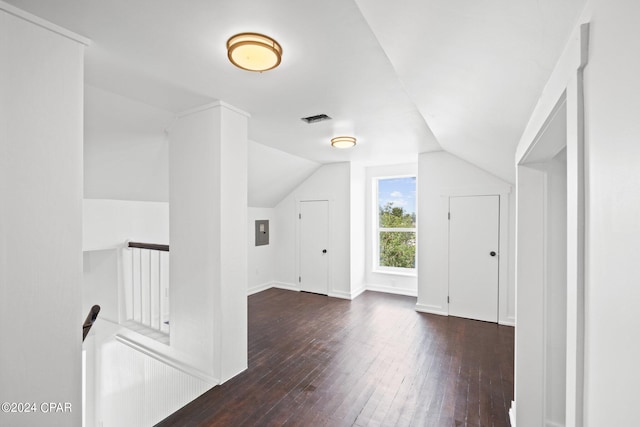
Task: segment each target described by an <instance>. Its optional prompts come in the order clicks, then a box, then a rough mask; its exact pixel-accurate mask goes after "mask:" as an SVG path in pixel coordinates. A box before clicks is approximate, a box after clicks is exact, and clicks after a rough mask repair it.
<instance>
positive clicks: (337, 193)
mask: <svg viewBox="0 0 640 427" xmlns="http://www.w3.org/2000/svg"><path fill="white" fill-rule="evenodd" d="M350 180H351V172H350V164H349V163H333V164H328V165H324V166H322V167H321V168H320V169H318V170H317V171H316V172H315V173H314V174H313V175H311V176H310V177H309V178H308V179H307V180H306V181H304V182H303V183H302V184H300V185H299V186H298V187H297V188H296V189H295V190H294V191H292V192H291V193H290V194H289V195H288V196H287V197H285V198H284V199H283V200H282V201H281V202H280V203H279V204H278V205H277V206H276V208H275V211H276V218H275V227H276V229H277V230H278V237H277V241H278V244H277V247H276V282H277V283H276V285H277V286H281V287H287V288H291V289H298V290H299V289H300V287H299V285H298V280H297V277H298V275H297V269H298V266H297V234H296V224H297V218H298V211H297V202H298V201H300V200H329V212H330V218H329V220H330V223H331V224H330V236H329V249H330V251H329V254H330V255H331V258H330V263H331V264H330V271H331V275H330V278H329V281H330V283H329V295H333V296H337V297H342V298H351V297H352V289H351V263H350V262H351V260H350V256H351V249H350V238H351V231H350V220H351V214H350V206H351V200H350V194H349V193H350V187H351V184H350Z"/></svg>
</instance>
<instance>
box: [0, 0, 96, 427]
mask: <svg viewBox="0 0 640 427" xmlns="http://www.w3.org/2000/svg"><path fill="white" fill-rule="evenodd" d="M86 43H88V41H87V40H84V39H82V38H81V37H78V36H74V35H73V34H71V33H69V32H66V31H64V30H63V29H61V28H59V27H56V26H54V25H51V24H49V23H47V22H44V21H43V20H41V19H39V18H37V17H35V16H32V15H29V14H27V13H24V12H22V11H20V10H18V9H15V8H13V7H12V6H10V5H7V4H6V3H3V2H0V334H1V336H2V338H1V339H0V402H9V403H16V404H17V403H21V404H23V405H22V407H18V406H17V405H16V407H14V408H15V409H16V411H18V412H16V413H11V412H10V413H6V412H5V411H4V410H3V411H0V425H3V426H4V425H11V426H34V425H48V426H79V425H81V422H82V401H81V381H82V359H81V356H82V333H81V330H82V322H83V320H84V317H85V316H86V313H82V312H81V295H82V289H81V280H82V122H83V107H82V106H83V100H82V97H83V51H84V45H83V44H86ZM25 403H29V404H30V405H33V406H31V407H30V408H29V411H30V413H24V412H22V411H25V408H24V404H25ZM49 403H53V404H58V403H59V404H61V405H62V406H57V405H56V406H54V407H52V406H50V405H49ZM3 409H5V407H4V406H3ZM10 409H11V408H10ZM52 410H53V411H56V413H51V411H52ZM57 411H60V412H57Z"/></svg>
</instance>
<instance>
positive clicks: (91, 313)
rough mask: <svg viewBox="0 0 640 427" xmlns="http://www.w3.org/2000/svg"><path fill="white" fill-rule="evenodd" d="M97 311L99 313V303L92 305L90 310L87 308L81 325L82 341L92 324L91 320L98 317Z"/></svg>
mask: <svg viewBox="0 0 640 427" xmlns="http://www.w3.org/2000/svg"><path fill="white" fill-rule="evenodd" d="M98 313H100V306H99V305H94V306H93V307H91V310H89V314H88V315H87V318H86V319H85V320H84V324H83V325H82V341H84V339H85V338H86V337H87V334H88V333H89V331H90V330H91V327H92V326H93V322H95V321H96V319H97V318H98Z"/></svg>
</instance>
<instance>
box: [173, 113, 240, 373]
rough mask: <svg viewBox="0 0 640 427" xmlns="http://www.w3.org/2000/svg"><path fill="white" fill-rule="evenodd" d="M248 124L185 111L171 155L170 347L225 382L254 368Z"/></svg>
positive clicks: (221, 115) (175, 130)
mask: <svg viewBox="0 0 640 427" xmlns="http://www.w3.org/2000/svg"><path fill="white" fill-rule="evenodd" d="M247 121H248V115H247V114H246V113H244V112H242V111H239V110H237V109H234V108H233V107H231V106H229V105H227V104H224V103H221V102H217V103H214V104H209V105H206V106H203V107H200V108H197V109H194V110H191V111H188V112H185V113H183V114H181V115H179V117H178V119H177V121H176V123H175V124H174V126H173V128H172V129H171V138H170V148H169V153H170V159H169V163H170V176H169V182H170V185H169V188H170V190H169V191H170V195H169V200H170V208H169V211H170V215H169V216H170V243H171V267H170V272H171V273H170V274H171V319H170V322H171V346H172V347H175V348H176V349H177V350H180V351H183V352H185V353H187V354H189V355H190V356H192V357H194V358H195V359H196V360H197V364H198V366H197V367H198V368H200V369H202V370H204V371H205V372H207V373H208V374H210V375H212V376H214V377H215V378H217V379H219V380H220V381H221V382H224V381H226V380H228V379H229V378H231V377H233V376H235V375H236V374H238V373H240V372H241V371H243V370H245V369H246V368H247V246H246V242H247V227H246V223H247Z"/></svg>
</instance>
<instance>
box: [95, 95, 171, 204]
mask: <svg viewBox="0 0 640 427" xmlns="http://www.w3.org/2000/svg"><path fill="white" fill-rule="evenodd" d="M84 111H85V128H84V135H85V139H84V196H85V198H90V199H121V200H144V201H159V202H168V201H169V142H168V138H167V135H166V134H165V131H164V130H165V128H167V127H168V126H169V125H170V124H171V123H172V121H173V119H174V114H173V113H170V112H168V111H165V110H162V109H160V108H156V107H152V106H150V105H146V104H143V103H141V102H138V101H134V100H132V99H129V98H126V97H124V96H121V95H117V94H115V93H112V92H108V91H105V90H102V89H99V88H96V87H93V86H89V85H86V86H85V107H84Z"/></svg>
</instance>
